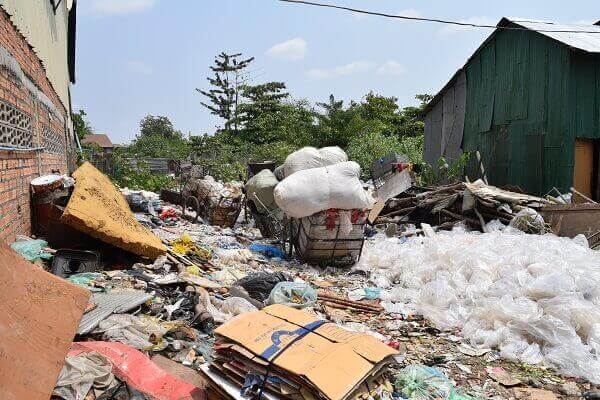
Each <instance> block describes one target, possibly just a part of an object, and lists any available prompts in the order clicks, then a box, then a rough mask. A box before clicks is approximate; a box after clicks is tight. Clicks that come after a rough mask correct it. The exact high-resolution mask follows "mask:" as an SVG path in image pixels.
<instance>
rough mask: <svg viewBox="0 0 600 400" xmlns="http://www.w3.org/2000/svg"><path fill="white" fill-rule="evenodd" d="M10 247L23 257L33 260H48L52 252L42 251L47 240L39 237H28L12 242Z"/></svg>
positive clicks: (46, 244)
mask: <svg viewBox="0 0 600 400" xmlns="http://www.w3.org/2000/svg"><path fill="white" fill-rule="evenodd" d="M10 247H11V248H12V249H13V250H14V251H16V252H17V253H19V254H20V255H22V256H23V257H24V258H25V259H27V260H29V261H31V262H34V261H36V260H48V259H50V258H52V254H50V253H47V252H45V251H44V249H45V248H46V247H48V242H46V241H45V240H41V239H28V240H22V241H19V242H14V243H12V244H11V245H10Z"/></svg>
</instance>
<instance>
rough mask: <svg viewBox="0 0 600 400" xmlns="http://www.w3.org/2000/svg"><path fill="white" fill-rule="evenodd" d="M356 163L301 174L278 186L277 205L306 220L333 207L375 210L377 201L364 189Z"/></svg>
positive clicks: (303, 171) (310, 170) (340, 164)
mask: <svg viewBox="0 0 600 400" xmlns="http://www.w3.org/2000/svg"><path fill="white" fill-rule="evenodd" d="M359 176H360V166H359V165H358V164H357V163H355V162H354V161H347V162H341V163H338V164H334V165H330V166H327V167H321V168H311V169H306V170H302V171H298V172H296V173H294V174H293V175H291V176H289V177H287V178H285V179H284V180H283V181H281V182H279V184H278V185H277V187H275V192H274V197H275V202H276V203H277V205H278V206H279V208H281V209H282V210H283V211H284V212H285V213H286V214H287V215H289V216H291V217H294V218H303V217H307V216H309V215H313V214H315V213H318V212H319V211H323V210H327V209H330V208H337V209H341V210H352V209H371V208H372V207H373V198H372V197H371V196H370V195H369V194H368V193H367V192H366V191H365V190H364V189H363V187H362V185H361V183H360V180H359Z"/></svg>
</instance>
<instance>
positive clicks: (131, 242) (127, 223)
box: [60, 162, 167, 259]
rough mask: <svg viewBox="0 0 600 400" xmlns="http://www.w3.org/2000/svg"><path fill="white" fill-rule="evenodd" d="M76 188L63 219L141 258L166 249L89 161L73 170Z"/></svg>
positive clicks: (155, 255)
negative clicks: (136, 217)
mask: <svg viewBox="0 0 600 400" xmlns="http://www.w3.org/2000/svg"><path fill="white" fill-rule="evenodd" d="M73 178H75V180H76V183H75V190H74V191H73V194H72V196H71V198H70V199H69V203H68V204H67V207H66V208H65V212H64V213H63V215H62V217H61V219H60V221H61V222H62V223H64V224H67V225H69V226H71V227H73V228H75V229H77V230H79V231H81V232H84V233H87V234H89V235H90V236H92V237H94V238H96V239H99V240H102V241H103V242H106V243H109V244H112V245H114V246H117V247H119V248H121V249H123V250H127V251H129V252H131V253H134V254H137V255H139V256H142V257H147V258H150V259H154V258H156V257H158V256H160V255H162V254H165V253H166V252H167V249H166V247H165V246H164V245H163V244H162V242H161V241H160V239H159V238H158V237H156V236H155V235H154V234H153V233H152V232H150V231H149V230H148V229H146V228H145V227H144V226H142V225H141V224H140V223H139V222H138V221H137V220H136V219H135V216H134V215H133V213H132V212H131V209H130V208H129V205H128V204H127V201H126V200H125V198H124V197H123V195H122V194H121V193H120V192H119V191H118V190H117V188H116V187H115V185H114V184H113V183H112V182H111V181H110V179H108V177H107V176H106V175H104V174H103V173H102V172H100V171H98V170H97V169H96V168H95V167H94V166H93V165H92V164H90V163H89V162H85V163H83V164H82V165H81V166H80V167H79V168H78V169H77V170H76V171H75V172H74V173H73Z"/></svg>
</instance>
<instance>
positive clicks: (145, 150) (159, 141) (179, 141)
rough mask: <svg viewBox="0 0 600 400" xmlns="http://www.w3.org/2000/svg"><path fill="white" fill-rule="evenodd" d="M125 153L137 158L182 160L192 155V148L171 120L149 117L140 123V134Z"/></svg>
mask: <svg viewBox="0 0 600 400" xmlns="http://www.w3.org/2000/svg"><path fill="white" fill-rule="evenodd" d="M124 152H125V153H126V154H128V155H130V156H135V157H156V158H163V157H164V158H172V159H174V160H182V159H185V158H187V157H188V156H189V155H190V146H189V143H188V141H187V140H186V139H184V138H183V135H182V134H181V132H180V131H178V130H176V129H175V128H174V127H173V123H172V122H171V120H170V119H169V118H167V117H165V116H160V115H159V116H154V115H147V116H145V117H144V118H143V119H142V120H141V121H140V132H139V134H138V135H137V136H136V138H135V140H134V141H133V142H132V143H131V145H129V146H128V147H127V148H126V149H124Z"/></svg>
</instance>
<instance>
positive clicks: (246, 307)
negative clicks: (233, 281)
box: [220, 297, 258, 318]
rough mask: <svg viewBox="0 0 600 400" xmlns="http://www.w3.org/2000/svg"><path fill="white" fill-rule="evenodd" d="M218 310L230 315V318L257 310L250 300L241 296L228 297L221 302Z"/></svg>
mask: <svg viewBox="0 0 600 400" xmlns="http://www.w3.org/2000/svg"><path fill="white" fill-rule="evenodd" d="M220 311H221V312H222V313H224V314H229V315H231V318H233V317H235V316H236V315H240V314H244V313H247V312H251V311H258V308H256V307H254V306H253V305H252V304H250V302H249V301H248V300H246V299H243V298H241V297H229V298H227V299H225V300H223V302H222V303H221V308H220Z"/></svg>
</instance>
